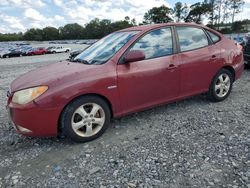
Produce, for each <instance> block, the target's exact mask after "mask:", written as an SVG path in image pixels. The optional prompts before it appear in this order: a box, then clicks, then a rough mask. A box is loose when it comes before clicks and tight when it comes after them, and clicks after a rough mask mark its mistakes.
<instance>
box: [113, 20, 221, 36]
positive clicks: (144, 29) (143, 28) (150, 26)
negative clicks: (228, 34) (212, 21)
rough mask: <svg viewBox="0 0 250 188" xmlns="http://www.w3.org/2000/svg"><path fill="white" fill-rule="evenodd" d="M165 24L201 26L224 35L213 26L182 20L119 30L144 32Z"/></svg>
mask: <svg viewBox="0 0 250 188" xmlns="http://www.w3.org/2000/svg"><path fill="white" fill-rule="evenodd" d="M164 26H194V27H200V28H204V29H207V30H209V31H212V32H214V33H216V34H217V35H219V36H221V37H222V34H221V33H219V32H217V31H215V30H213V29H211V28H209V27H207V26H204V25H202V24H196V23H182V22H179V23H175V22H170V23H161V24H149V25H140V26H134V27H129V28H125V29H121V30H119V31H117V32H124V31H143V32H146V31H149V30H152V29H156V28H159V27H164Z"/></svg>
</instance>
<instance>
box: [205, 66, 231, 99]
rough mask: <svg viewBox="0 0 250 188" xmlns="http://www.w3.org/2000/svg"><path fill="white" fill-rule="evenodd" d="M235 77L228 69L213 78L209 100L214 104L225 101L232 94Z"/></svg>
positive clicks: (222, 70)
mask: <svg viewBox="0 0 250 188" xmlns="http://www.w3.org/2000/svg"><path fill="white" fill-rule="evenodd" d="M233 80H234V79H233V75H232V73H231V72H230V71H229V70H227V69H221V70H220V71H219V72H218V73H217V74H216V75H215V76H214V78H213V81H212V83H211V85H210V87H209V91H208V99H209V100H210V101H212V102H220V101H223V100H225V99H226V98H227V97H228V96H229V94H230V93H231V90H232V86H233Z"/></svg>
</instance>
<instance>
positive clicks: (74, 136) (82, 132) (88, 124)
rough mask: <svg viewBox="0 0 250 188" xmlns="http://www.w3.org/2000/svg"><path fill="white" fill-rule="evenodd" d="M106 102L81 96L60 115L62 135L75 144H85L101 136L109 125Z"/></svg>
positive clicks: (93, 97)
mask: <svg viewBox="0 0 250 188" xmlns="http://www.w3.org/2000/svg"><path fill="white" fill-rule="evenodd" d="M110 117H111V113H110V109H109V106H108V104H107V103H106V101H104V100H103V99H101V98H99V97H95V96H83V97H80V98H78V99H76V100H75V101H73V102H72V103H70V104H69V105H68V106H67V107H66V108H65V110H64V111H63V113H62V116H61V129H62V133H63V134H64V135H66V136H67V137H69V138H70V139H71V140H73V141H75V142H87V141H91V140H94V139H95V138H98V137H99V136H101V135H102V134H103V133H104V131H105V130H106V128H107V127H108V125H109V124H110Z"/></svg>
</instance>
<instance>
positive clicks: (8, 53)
mask: <svg viewBox="0 0 250 188" xmlns="http://www.w3.org/2000/svg"><path fill="white" fill-rule="evenodd" d="M22 55H23V53H22V52H21V51H20V50H18V49H9V50H4V51H2V52H1V53H0V57H1V58H9V57H20V56H22Z"/></svg>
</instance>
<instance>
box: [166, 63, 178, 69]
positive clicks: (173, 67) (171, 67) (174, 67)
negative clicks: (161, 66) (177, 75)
mask: <svg viewBox="0 0 250 188" xmlns="http://www.w3.org/2000/svg"><path fill="white" fill-rule="evenodd" d="M176 68H177V66H175V65H174V64H170V65H169V66H168V68H167V69H168V70H172V69H176Z"/></svg>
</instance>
